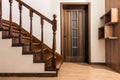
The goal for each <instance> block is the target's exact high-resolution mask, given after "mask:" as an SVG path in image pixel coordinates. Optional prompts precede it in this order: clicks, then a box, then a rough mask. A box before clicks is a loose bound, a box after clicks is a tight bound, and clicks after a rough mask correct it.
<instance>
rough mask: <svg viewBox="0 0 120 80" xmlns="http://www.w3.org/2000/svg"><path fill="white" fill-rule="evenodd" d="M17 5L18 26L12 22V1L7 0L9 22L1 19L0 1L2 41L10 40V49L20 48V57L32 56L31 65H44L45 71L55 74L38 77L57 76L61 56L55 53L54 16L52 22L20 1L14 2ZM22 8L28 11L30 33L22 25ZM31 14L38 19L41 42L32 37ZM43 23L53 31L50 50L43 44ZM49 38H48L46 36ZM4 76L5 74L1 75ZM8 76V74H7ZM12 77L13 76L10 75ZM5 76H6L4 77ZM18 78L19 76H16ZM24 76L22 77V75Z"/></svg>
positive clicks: (0, 17) (55, 28)
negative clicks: (48, 24) (54, 72)
mask: <svg viewBox="0 0 120 80" xmlns="http://www.w3.org/2000/svg"><path fill="white" fill-rule="evenodd" d="M16 1H17V2H18V4H19V13H20V14H19V15H20V19H19V24H17V23H15V22H13V21H12V16H13V15H12V3H13V0H9V4H10V13H9V15H10V16H9V20H4V19H2V0H0V31H2V39H12V47H22V53H21V55H33V63H38V64H39V63H45V71H56V74H54V75H53V74H52V75H50V74H49V75H42V74H41V75H39V76H57V74H58V70H59V69H60V66H61V64H62V56H61V55H60V54H58V53H57V52H56V30H57V21H56V15H53V20H50V19H49V18H47V17H45V16H44V15H42V14H41V13H39V12H38V11H36V10H35V9H33V8H32V7H30V6H29V5H27V4H26V3H24V2H23V1H21V0H16ZM22 6H24V7H26V8H27V9H28V10H29V11H30V32H28V31H27V30H25V29H24V28H23V25H22ZM33 13H34V14H36V15H38V17H40V23H41V25H40V26H41V40H39V39H37V38H36V37H35V36H34V35H33V30H32V29H33V25H32V22H33V20H32V19H33ZM44 21H47V22H48V23H50V25H52V27H50V28H52V29H53V45H52V49H51V48H49V47H48V46H47V45H46V44H45V43H44V36H43V32H44V31H43V28H44ZM48 37H49V36H48ZM2 75H4V76H5V74H2ZM9 75H10V74H9ZM12 75H13V74H12ZM6 76H7V75H6ZM17 76H19V75H17ZM23 76H24V75H23Z"/></svg>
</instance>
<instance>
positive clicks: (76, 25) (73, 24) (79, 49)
mask: <svg viewBox="0 0 120 80" xmlns="http://www.w3.org/2000/svg"><path fill="white" fill-rule="evenodd" d="M63 22H64V44H63V45H64V60H65V61H73V62H78V61H79V62H84V61H85V52H84V49H85V48H84V47H85V42H84V38H85V33H84V32H85V11H84V9H79V10H76V9H75V10H70V9H68V10H63Z"/></svg>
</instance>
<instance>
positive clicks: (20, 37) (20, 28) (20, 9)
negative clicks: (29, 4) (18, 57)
mask: <svg viewBox="0 0 120 80" xmlns="http://www.w3.org/2000/svg"><path fill="white" fill-rule="evenodd" d="M19 13H20V22H19V24H20V26H19V44H22V4H21V3H19Z"/></svg>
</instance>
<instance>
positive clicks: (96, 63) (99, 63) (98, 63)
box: [89, 62, 106, 65]
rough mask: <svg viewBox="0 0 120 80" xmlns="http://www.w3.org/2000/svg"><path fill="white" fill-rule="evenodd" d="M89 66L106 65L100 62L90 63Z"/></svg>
mask: <svg viewBox="0 0 120 80" xmlns="http://www.w3.org/2000/svg"><path fill="white" fill-rule="evenodd" d="M89 64H91V65H106V63H102V62H91V63H89Z"/></svg>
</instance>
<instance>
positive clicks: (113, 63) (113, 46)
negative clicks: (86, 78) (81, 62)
mask: <svg viewBox="0 0 120 80" xmlns="http://www.w3.org/2000/svg"><path fill="white" fill-rule="evenodd" d="M111 8H120V1H119V0H105V12H107V11H109V10H110V9H111ZM114 14H115V13H114ZM117 18H118V22H119V19H120V10H119V9H118V16H117ZM113 27H114V29H113V33H114V34H113V35H114V36H117V38H118V39H115V40H108V39H107V40H105V42H106V64H107V66H109V67H110V68H112V69H114V70H116V71H117V72H120V58H119V57H120V49H119V48H120V39H119V38H120V23H117V24H115V25H113ZM112 39H113V38H112Z"/></svg>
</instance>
